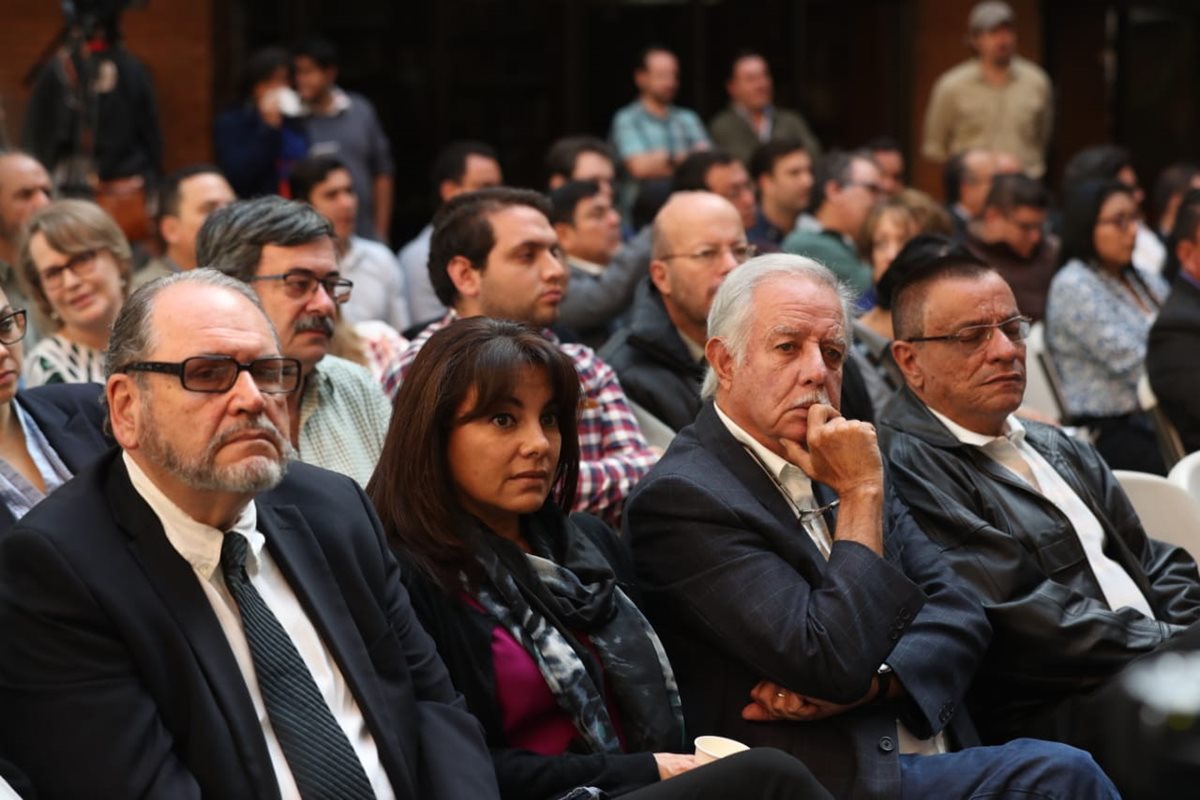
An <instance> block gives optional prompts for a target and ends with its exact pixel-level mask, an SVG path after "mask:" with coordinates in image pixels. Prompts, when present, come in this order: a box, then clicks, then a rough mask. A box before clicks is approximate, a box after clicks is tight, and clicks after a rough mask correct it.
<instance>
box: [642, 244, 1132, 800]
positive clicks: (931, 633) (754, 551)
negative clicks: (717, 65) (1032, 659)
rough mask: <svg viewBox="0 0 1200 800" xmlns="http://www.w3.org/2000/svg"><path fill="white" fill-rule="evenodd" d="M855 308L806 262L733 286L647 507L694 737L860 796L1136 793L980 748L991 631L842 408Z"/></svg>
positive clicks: (661, 602)
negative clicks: (976, 686)
mask: <svg viewBox="0 0 1200 800" xmlns="http://www.w3.org/2000/svg"><path fill="white" fill-rule="evenodd" d="M847 299H848V298H847V295H846V293H845V290H844V289H843V288H842V287H841V285H840V284H839V283H838V282H837V279H836V278H835V277H834V276H833V274H832V273H831V272H829V271H828V270H827V269H825V268H824V267H822V266H820V265H819V264H817V263H816V262H814V261H812V260H810V259H807V258H803V257H800V256H793V255H784V254H777V255H768V256H763V257H760V258H757V259H752V260H750V261H748V262H747V263H746V264H744V265H743V266H741V267H739V268H738V269H736V270H734V271H732V272H731V273H730V274H729V275H728V276H727V277H726V278H725V282H724V283H723V284H722V285H721V288H720V289H719V290H718V291H717V294H716V297H715V298H714V300H713V304H712V309H711V311H710V313H709V318H708V326H707V328H708V337H709V338H708V342H707V344H706V346H705V354H706V356H707V358H708V362H709V364H710V371H709V373H708V375H707V377H706V381H705V385H704V388H703V394H704V396H705V398H706V399H705V402H704V405H703V407H702V408H701V410H700V413H699V415H698V416H697V418H696V421H695V423H694V424H692V425H691V426H689V427H687V428H684V429H683V430H682V431H681V432H680V433H679V435H678V436H677V437H676V438H675V440H674V441H673V443H672V444H671V447H670V448H669V449H668V450H667V452H666V454H665V455H664V456H663V458H662V460H661V461H660V462H659V464H658V465H657V466H656V467H655V468H654V469H653V470H651V472H650V473H649V474H648V475H647V476H646V477H645V478H643V480H642V482H641V483H640V484H639V485H638V487H637V488H636V489H635V490H634V492H633V494H632V496H631V497H630V499H629V501H628V505H627V509H626V517H625V525H626V532H627V534H628V535H629V536H630V537H631V539H632V543H633V548H634V551H635V556H636V558H635V561H636V564H637V569H638V577H639V580H640V583H641V587H642V590H643V598H644V600H645V608H646V610H647V613H648V616H649V617H650V618H651V621H652V622H653V624H654V626H655V629H656V630H658V631H659V633H660V635H661V636H662V639H663V642H664V644H665V646H666V649H667V652H668V654H669V656H670V658H671V661H672V663H673V664H675V665H676V673H677V677H678V679H679V687H680V692H681V695H682V698H683V707H684V709H685V710H686V714H687V717H686V722H687V726H688V728H689V730H690V731H691V732H692V733H693V734H697V735H698V734H718V735H723V736H728V737H732V738H734V739H738V740H740V741H742V742H745V743H746V744H749V745H751V746H766V747H778V748H780V749H783V750H786V751H788V752H791V753H792V754H794V755H796V756H798V757H799V758H801V759H802V760H803V761H804V762H805V763H806V764H808V765H809V767H810V768H811V769H812V771H813V773H814V774H815V775H816V777H817V778H818V780H820V781H821V782H822V783H824V784H825V786H826V787H827V788H828V789H829V790H830V791H831V792H833V794H834V795H836V796H839V797H900V798H910V797H911V798H917V797H921V798H924V797H983V796H987V797H993V798H994V797H1014V798H1015V797H1047V798H1049V797H1089V798H1096V797H1116V790H1115V789H1114V788H1113V786H1112V784H1111V782H1109V781H1108V779H1107V778H1106V777H1105V776H1104V775H1103V773H1102V772H1100V770H1099V768H1098V767H1097V766H1096V764H1095V762H1094V761H1093V760H1092V759H1091V757H1090V756H1089V755H1087V754H1086V753H1084V752H1082V751H1079V750H1075V749H1074V748H1071V747H1067V746H1065V745H1059V744H1052V743H1047V742H1041V741H1037V740H1028V739H1024V740H1018V741H1015V742H1010V743H1009V744H1007V745H1004V746H1001V747H986V748H985V747H970V745H972V744H975V743H976V742H977V741H978V740H977V737H976V735H975V732H974V728H973V727H972V725H971V722H970V719H969V718H968V715H967V714H966V712H965V711H964V710H962V709H961V708H960V704H961V700H962V697H963V694H964V693H965V692H966V689H967V686H968V684H969V682H970V680H971V677H972V675H973V674H974V672H975V669H976V667H977V666H978V664H979V662H980V659H981V658H982V657H983V654H984V651H985V649H986V647H987V644H988V640H989V636H990V628H989V626H988V622H987V619H986V617H985V616H984V615H983V613H982V611H981V609H980V608H979V605H978V603H976V602H974V601H973V600H972V599H971V598H970V596H969V595H968V594H967V593H966V592H965V591H964V590H963V589H962V588H960V587H959V585H958V584H957V583H956V581H955V580H954V578H953V575H952V574H951V573H950V572H949V570H948V568H947V566H946V565H945V563H944V562H943V560H942V559H941V558H940V554H939V553H938V552H937V550H936V548H934V547H933V546H932V545H931V543H930V542H929V540H928V539H927V537H926V536H925V535H924V533H923V532H922V531H921V530H920V529H919V528H917V527H916V525H915V524H914V523H913V521H912V519H911V517H909V515H908V512H907V510H906V509H905V507H904V505H903V503H902V502H900V500H899V499H898V498H897V497H896V496H895V495H894V494H892V493H890V492H889V491H888V490H887V489H886V484H885V480H884V470H883V465H882V459H881V457H880V453H879V447H878V445H877V444H876V440H875V430H874V428H873V427H872V426H871V425H870V424H868V423H865V422H859V421H853V420H847V419H844V418H842V417H841V415H840V413H839V411H838V406H839V403H840V396H841V386H842V369H843V365H844V363H845V360H846V354H847V350H848V347H849V336H850V332H849V331H850V325H849V317H848V315H847V311H846V309H847ZM962 747H966V748H967V749H962V750H958V751H957V752H950V751H951V750H954V749H955V748H962Z"/></svg>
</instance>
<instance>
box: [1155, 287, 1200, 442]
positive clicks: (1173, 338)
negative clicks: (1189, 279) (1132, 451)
mask: <svg viewBox="0 0 1200 800" xmlns="http://www.w3.org/2000/svg"><path fill="white" fill-rule="evenodd" d="M1198 351H1200V289H1196V288H1194V287H1192V286H1191V285H1190V284H1188V283H1186V282H1185V279H1183V278H1180V279H1178V280H1177V281H1176V283H1175V286H1174V288H1172V290H1171V295H1170V297H1168V298H1167V302H1166V304H1165V305H1163V308H1162V311H1161V312H1160V313H1159V315H1158V319H1157V320H1156V321H1155V322H1154V326H1153V327H1151V328H1150V337H1149V343H1148V344H1147V346H1146V374H1147V375H1148V376H1149V378H1150V388H1152V389H1153V390H1154V396H1155V397H1157V398H1158V402H1159V405H1160V406H1161V407H1162V410H1163V411H1164V412H1165V413H1166V415H1167V418H1168V419H1170V420H1171V422H1172V424H1174V425H1175V427H1176V428H1178V429H1179V435H1180V437H1181V438H1182V439H1183V444H1184V446H1185V447H1186V448H1187V450H1188V451H1189V452H1191V451H1194V450H1200V404H1198V403H1197V402H1196V398H1197V397H1200V369H1197V363H1196V354H1197V352H1198Z"/></svg>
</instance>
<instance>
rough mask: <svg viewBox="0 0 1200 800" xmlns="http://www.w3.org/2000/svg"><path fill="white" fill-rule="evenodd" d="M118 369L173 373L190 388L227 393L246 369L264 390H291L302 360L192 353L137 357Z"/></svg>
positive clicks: (192, 389) (298, 373)
mask: <svg viewBox="0 0 1200 800" xmlns="http://www.w3.org/2000/svg"><path fill="white" fill-rule="evenodd" d="M117 372H124V373H129V372H157V373H159V374H161V375H174V376H175V377H177V378H179V383H180V384H181V385H182V386H183V388H184V389H187V390H188V391H189V392H205V393H207V394H224V393H225V392H228V391H229V390H230V389H232V388H233V387H234V386H235V385H236V384H237V380H238V376H239V375H241V374H242V373H243V372H249V373H250V377H251V379H252V380H253V381H254V385H255V386H257V387H258V390H259V391H260V392H263V393H264V394H291V393H292V392H294V391H296V390H297V389H299V388H300V374H301V371H300V361H299V360H297V359H295V358H277V357H271V358H256V359H254V360H253V361H250V362H246V363H243V362H241V361H238V360H237V359H236V358H234V357H233V356H192V357H191V358H185V359H184V360H183V361H135V362H133V363H131V364H126V365H125V366H123V367H121V368H120V369H119V370H117Z"/></svg>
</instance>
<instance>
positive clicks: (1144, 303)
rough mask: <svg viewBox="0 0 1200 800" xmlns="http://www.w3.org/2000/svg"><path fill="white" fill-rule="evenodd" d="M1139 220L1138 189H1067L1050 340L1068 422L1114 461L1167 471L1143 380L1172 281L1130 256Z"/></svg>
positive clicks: (1114, 185)
mask: <svg viewBox="0 0 1200 800" xmlns="http://www.w3.org/2000/svg"><path fill="white" fill-rule="evenodd" d="M1139 220H1140V215H1139V214H1138V207H1137V202H1136V201H1135V199H1134V197H1133V194H1132V192H1131V190H1130V189H1129V187H1128V186H1126V185H1125V184H1124V183H1121V182H1119V181H1115V180H1099V181H1086V182H1084V183H1082V184H1080V185H1078V186H1076V187H1075V188H1074V189H1073V190H1072V191H1071V192H1070V193H1069V194H1068V195H1067V201H1066V207H1065V209H1064V215H1063V254H1064V256H1065V257H1066V264H1065V265H1064V266H1063V268H1062V269H1060V270H1059V271H1058V273H1057V274H1056V275H1055V276H1054V279H1053V280H1052V281H1051V283H1050V293H1049V295H1048V296H1047V298H1046V344H1047V346H1048V348H1049V351H1050V355H1051V356H1052V357H1053V359H1054V364H1055V366H1056V367H1057V369H1058V372H1059V375H1060V377H1061V379H1062V389H1063V394H1064V399H1065V402H1066V406H1067V409H1066V410H1067V414H1068V416H1069V418H1070V420H1069V421H1070V422H1071V423H1072V424H1076V425H1083V426H1086V427H1088V428H1089V429H1091V430H1092V431H1093V433H1094V434H1095V435H1096V439H1095V445H1096V448H1097V449H1098V450H1099V451H1100V454H1101V455H1102V456H1104V459H1105V461H1107V462H1108V465H1109V467H1111V468H1113V469H1131V470H1138V471H1141V472H1154V473H1159V474H1165V472H1166V467H1165V465H1164V463H1163V460H1162V457H1161V456H1160V454H1159V450H1158V443H1157V440H1156V438H1155V434H1154V429H1153V427H1152V423H1151V421H1150V419H1149V417H1148V415H1146V414H1145V413H1144V412H1142V411H1141V410H1140V406H1139V403H1138V396H1137V384H1138V379H1139V378H1140V377H1141V375H1142V372H1143V364H1144V362H1145V359H1146V338H1147V336H1148V335H1149V332H1150V326H1151V325H1152V324H1153V322H1154V318H1155V317H1156V316H1158V309H1159V307H1160V306H1161V305H1162V303H1163V301H1164V300H1166V297H1167V292H1168V286H1167V283H1166V281H1164V280H1163V279H1162V278H1161V277H1159V276H1158V275H1155V274H1153V273H1149V272H1143V271H1142V270H1139V269H1138V268H1136V267H1134V266H1133V264H1132V257H1133V249H1134V243H1135V241H1136V238H1137V229H1138V222H1139Z"/></svg>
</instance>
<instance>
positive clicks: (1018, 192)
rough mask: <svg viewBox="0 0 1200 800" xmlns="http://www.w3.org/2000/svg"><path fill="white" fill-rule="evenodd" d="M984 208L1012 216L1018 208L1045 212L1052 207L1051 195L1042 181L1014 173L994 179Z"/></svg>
mask: <svg viewBox="0 0 1200 800" xmlns="http://www.w3.org/2000/svg"><path fill="white" fill-rule="evenodd" d="M983 207H984V208H994V209H996V210H997V211H1000V212H1001V213H1003V214H1011V213H1012V212H1013V211H1015V210H1017V209H1018V208H1022V207H1028V208H1036V209H1040V210H1042V211H1045V210H1046V209H1047V208H1049V207H1050V193H1049V192H1048V191H1046V187H1045V186H1043V185H1042V182H1041V181H1038V180H1034V179H1033V178H1031V177H1029V176H1028V175H1024V174H1022V173H1019V172H1018V173H1014V174H1011V175H997V176H995V177H994V178H992V188H991V189H990V190H989V191H988V196H987V200H985V201H984V203H983Z"/></svg>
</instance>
